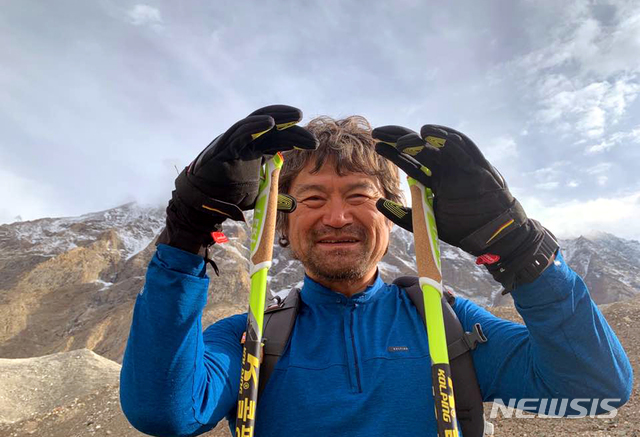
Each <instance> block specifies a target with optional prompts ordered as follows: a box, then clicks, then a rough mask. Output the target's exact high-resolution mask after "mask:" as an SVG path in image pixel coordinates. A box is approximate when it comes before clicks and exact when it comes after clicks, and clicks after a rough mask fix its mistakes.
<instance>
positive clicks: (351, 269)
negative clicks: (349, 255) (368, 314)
mask: <svg viewBox="0 0 640 437" xmlns="http://www.w3.org/2000/svg"><path fill="white" fill-rule="evenodd" d="M291 252H292V254H293V258H294V259H297V260H299V261H301V262H302V264H303V265H304V267H305V269H306V270H308V271H309V272H310V273H311V274H312V275H313V276H314V277H316V278H318V279H320V280H324V281H331V282H351V281H356V280H359V279H362V278H364V277H365V276H366V274H367V273H368V272H369V268H370V266H368V265H367V264H368V261H369V260H368V257H367V254H366V253H361V254H359V256H358V257H357V258H356V259H355V260H354V261H353V262H352V263H349V264H350V265H346V266H345V265H343V266H340V267H335V266H332V265H329V263H327V262H326V260H323V259H322V258H321V257H320V256H317V255H316V254H314V253H313V251H310V252H309V253H307V254H305V255H302V254H300V253H297V252H296V251H294V250H292V251H291ZM345 255H346V253H345ZM334 256H336V257H339V256H340V251H335V252H334Z"/></svg>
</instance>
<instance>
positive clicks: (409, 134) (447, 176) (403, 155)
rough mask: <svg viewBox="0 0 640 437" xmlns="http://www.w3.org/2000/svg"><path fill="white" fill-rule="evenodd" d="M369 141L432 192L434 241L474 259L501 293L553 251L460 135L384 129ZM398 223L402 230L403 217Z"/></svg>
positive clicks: (534, 271)
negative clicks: (475, 257) (457, 248)
mask: <svg viewBox="0 0 640 437" xmlns="http://www.w3.org/2000/svg"><path fill="white" fill-rule="evenodd" d="M373 137H374V138H375V139H377V140H378V141H379V142H378V143H377V145H376V151H377V152H378V153H379V154H380V155H382V156H384V157H385V158H387V159H389V160H390V161H392V162H393V163H395V164H396V165H397V166H398V167H400V168H401V169H402V170H404V171H405V173H407V174H408V175H409V176H411V177H413V178H414V179H416V180H418V181H419V182H420V183H422V184H423V185H424V186H426V187H429V188H430V189H431V190H432V191H433V193H434V203H433V206H434V212H435V217H436V223H437V226H438V236H439V238H440V239H441V240H442V241H444V242H446V243H448V244H451V245H453V246H457V247H460V248H461V249H462V250H464V251H466V252H468V253H471V254H473V255H475V256H478V257H479V258H478V262H479V263H481V264H485V265H486V266H487V268H488V269H489V271H490V272H491V274H492V275H493V276H494V278H495V279H496V280H498V281H499V282H501V283H502V284H503V286H504V287H505V289H507V290H511V289H512V288H513V287H514V286H515V285H516V284H517V283H526V282H531V281H532V280H534V279H535V278H536V277H537V276H539V275H540V273H541V272H542V270H544V268H546V266H547V264H548V261H549V258H550V256H551V255H552V254H553V253H555V251H556V250H557V243H555V238H553V236H552V235H551V234H550V233H549V232H548V231H546V230H545V229H544V228H543V227H542V226H541V225H540V224H539V223H538V222H536V221H534V220H531V219H528V218H527V216H526V214H525V212H524V209H523V208H522V206H521V205H520V203H519V202H518V201H517V200H516V199H515V198H514V197H513V195H512V194H511V193H510V192H509V189H508V188H507V184H506V182H505V181H504V179H503V178H502V176H501V175H500V173H498V171H497V170H496V169H495V168H494V167H493V166H492V165H491V164H490V163H489V162H488V161H487V160H486V159H485V157H484V156H483V155H482V153H481V152H480V150H479V149H478V147H477V146H476V145H475V144H474V142H473V141H471V140H470V139H469V138H468V137H467V136H466V135H464V134H462V133H460V132H457V131H455V130H453V129H450V128H447V127H443V126H435V125H425V126H423V127H422V129H421V130H420V135H418V134H417V133H416V132H413V131H412V130H410V129H407V128H404V127H401V126H384V127H380V128H376V129H374V130H373ZM379 206H380V207H381V208H380V209H381V211H383V212H384V210H385V209H387V210H388V208H385V207H384V204H383V203H380V204H379ZM385 215H387V214H385ZM387 216H388V217H392V216H393V214H390V215H387ZM401 222H402V224H404V226H403V227H405V228H406V227H407V226H406V224H407V220H406V217H405V218H404V219H403V220H401ZM554 243H555V246H554ZM552 246H554V247H552ZM550 250H551V251H552V252H551V253H550V254H547V252H549V251H550ZM541 251H542V252H544V254H545V256H546V258H545V259H544V260H543V259H542V258H541V257H540V256H539V255H541V253H542V252H541ZM540 262H543V263H545V264H544V266H542V268H538V267H539V264H540ZM532 266H533V267H532Z"/></svg>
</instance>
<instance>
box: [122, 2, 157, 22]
mask: <svg viewBox="0 0 640 437" xmlns="http://www.w3.org/2000/svg"><path fill="white" fill-rule="evenodd" d="M127 16H128V17H129V20H130V21H131V24H133V25H134V26H144V25H150V26H159V25H161V24H162V15H160V10H158V9H157V8H154V7H152V6H149V5H144V4H139V5H135V6H134V7H133V8H132V9H131V10H130V11H129V12H128V13H127Z"/></svg>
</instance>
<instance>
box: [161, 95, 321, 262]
mask: <svg viewBox="0 0 640 437" xmlns="http://www.w3.org/2000/svg"><path fill="white" fill-rule="evenodd" d="M301 119H302V111H300V110H299V109H297V108H293V107H291V106H285V105H273V106H267V107H264V108H261V109H258V110H257V111H254V112H253V113H251V114H250V115H249V116H248V117H246V118H244V119H242V120H240V121H238V122H237V123H236V124H234V125H233V126H231V127H230V128H229V130H227V131H226V132H225V133H224V134H222V135H220V136H219V137H218V138H216V139H215V140H213V141H212V142H211V144H209V145H208V146H207V147H206V148H205V149H204V150H203V151H202V152H201V153H200V154H199V155H198V156H197V158H196V159H195V160H194V161H193V162H192V163H191V164H190V165H189V166H188V167H186V168H185V169H184V170H183V171H182V173H180V175H179V176H178V177H177V179H176V189H175V190H174V191H173V196H172V199H171V200H170V201H169V206H168V207H167V226H166V228H165V230H164V231H163V232H162V234H161V235H160V237H159V238H158V243H157V244H159V243H165V244H169V245H172V246H174V247H178V248H180V249H183V250H187V251H189V252H193V253H198V252H199V251H200V249H201V248H202V247H207V246H209V245H210V244H211V243H212V242H213V239H212V237H211V233H212V232H214V231H219V230H220V229H221V224H222V222H224V221H225V220H226V219H227V218H231V219H232V220H239V221H244V214H243V213H242V211H243V210H249V209H252V208H253V207H254V205H255V202H256V197H257V195H258V186H259V178H260V168H261V166H262V165H263V163H264V161H265V156H267V157H268V156H269V155H273V154H275V153H276V152H279V151H285V150H290V149H293V148H298V149H315V148H316V147H317V145H318V142H317V140H316V138H315V137H314V136H313V135H312V134H311V133H310V132H309V131H307V130H306V129H304V128H302V127H299V126H295V125H296V124H297V123H298V122H300V120H301Z"/></svg>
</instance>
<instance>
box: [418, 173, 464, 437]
mask: <svg viewBox="0 0 640 437" xmlns="http://www.w3.org/2000/svg"><path fill="white" fill-rule="evenodd" d="M407 180H408V182H409V188H410V190H411V207H412V209H413V238H414V241H415V250H416V263H417V265H418V276H419V277H420V288H421V289H422V296H423V298H424V315H425V320H424V323H425V325H426V326H427V336H428V338H429V354H430V355H431V378H432V390H433V398H434V402H435V410H436V420H437V422H438V435H439V436H440V437H457V436H458V423H457V421H456V411H455V401H454V398H453V383H452V381H451V368H450V367H449V352H448V349H447V337H446V334H445V329H444V318H443V315H442V268H441V265H440V243H439V242H438V229H437V227H436V218H435V214H434V212H433V192H432V191H431V189H430V188H427V187H425V186H424V185H422V184H421V183H420V182H418V181H417V180H415V179H413V178H411V177H408V178H407Z"/></svg>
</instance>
